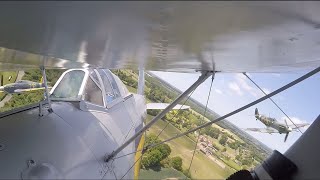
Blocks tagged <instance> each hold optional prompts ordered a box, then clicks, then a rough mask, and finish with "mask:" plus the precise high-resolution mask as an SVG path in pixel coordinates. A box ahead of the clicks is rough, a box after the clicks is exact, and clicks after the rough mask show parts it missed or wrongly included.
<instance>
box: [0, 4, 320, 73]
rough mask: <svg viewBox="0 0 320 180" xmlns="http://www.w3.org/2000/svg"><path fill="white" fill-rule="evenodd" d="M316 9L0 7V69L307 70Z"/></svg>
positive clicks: (315, 44)
mask: <svg viewBox="0 0 320 180" xmlns="http://www.w3.org/2000/svg"><path fill="white" fill-rule="evenodd" d="M319 9H320V2H262V1H260V2H253V1H251V2H145V1H144V2H40V1H39V2H1V3H0V34H1V36H0V47H2V48H1V49H0V63H1V68H2V69H14V68H34V67H38V66H39V65H45V66H46V67H48V68H75V67H88V66H95V67H105V68H131V69H138V68H139V67H143V68H145V69H147V70H164V71H181V72H192V71H195V70H213V64H214V63H215V70H216V71H223V72H283V71H293V70H296V69H297V68H298V69H312V68H314V67H315V66H319V65H320V60H319V52H320V51H319V50H320V30H319V28H320V11H319ZM26 52H27V53H26ZM29 53H32V54H29ZM39 55H45V56H48V57H43V56H39Z"/></svg>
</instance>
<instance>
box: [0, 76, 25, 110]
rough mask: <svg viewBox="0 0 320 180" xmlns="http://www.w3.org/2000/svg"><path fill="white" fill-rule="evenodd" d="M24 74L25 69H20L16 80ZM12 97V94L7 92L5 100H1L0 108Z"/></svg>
mask: <svg viewBox="0 0 320 180" xmlns="http://www.w3.org/2000/svg"><path fill="white" fill-rule="evenodd" d="M23 76H24V71H19V72H18V75H17V78H16V81H15V82H17V81H20V80H21V79H22V77H23ZM11 98H12V94H7V95H6V97H4V98H3V100H2V101H1V102H0V108H2V107H3V106H4V104H5V103H6V102H8V101H10V99H11Z"/></svg>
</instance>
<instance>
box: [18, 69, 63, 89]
mask: <svg viewBox="0 0 320 180" xmlns="http://www.w3.org/2000/svg"><path fill="white" fill-rule="evenodd" d="M64 71H65V70H64V69H47V70H46V76H47V81H48V84H49V85H50V86H53V85H54V84H55V83H56V82H57V80H58V79H59V77H60V76H61V74H62V73H63V72H64ZM41 78H42V73H41V71H40V69H32V70H28V71H25V72H24V76H23V78H22V79H23V80H29V81H34V82H40V80H41Z"/></svg>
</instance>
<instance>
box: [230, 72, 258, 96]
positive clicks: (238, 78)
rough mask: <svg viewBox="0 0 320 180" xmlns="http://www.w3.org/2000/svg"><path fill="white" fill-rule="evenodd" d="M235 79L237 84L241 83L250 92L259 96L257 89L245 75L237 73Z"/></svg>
mask: <svg viewBox="0 0 320 180" xmlns="http://www.w3.org/2000/svg"><path fill="white" fill-rule="evenodd" d="M248 76H251V75H248ZM235 79H236V81H237V84H239V86H240V87H241V88H242V89H243V90H245V91H247V92H249V93H250V94H251V95H252V96H254V97H258V93H257V90H256V89H255V88H254V87H252V86H251V85H249V83H248V82H247V79H246V77H245V76H244V75H242V74H236V75H235Z"/></svg>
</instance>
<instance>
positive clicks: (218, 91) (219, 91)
mask: <svg viewBox="0 0 320 180" xmlns="http://www.w3.org/2000/svg"><path fill="white" fill-rule="evenodd" d="M214 91H215V92H216V93H218V94H223V93H222V91H221V90H220V89H214Z"/></svg>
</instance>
